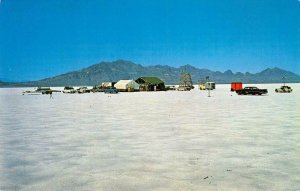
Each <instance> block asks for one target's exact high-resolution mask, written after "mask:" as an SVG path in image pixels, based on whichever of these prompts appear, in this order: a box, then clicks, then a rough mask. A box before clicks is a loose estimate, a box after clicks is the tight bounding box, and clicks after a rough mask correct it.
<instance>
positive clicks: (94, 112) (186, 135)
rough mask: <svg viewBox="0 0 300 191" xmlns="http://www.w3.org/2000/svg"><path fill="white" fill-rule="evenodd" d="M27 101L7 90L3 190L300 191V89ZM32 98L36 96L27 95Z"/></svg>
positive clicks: (1, 132) (1, 144)
mask: <svg viewBox="0 0 300 191" xmlns="http://www.w3.org/2000/svg"><path fill="white" fill-rule="evenodd" d="M289 85H290V86H291V87H292V88H293V89H294V91H293V93H291V94H276V93H275V92H274V89H275V88H277V87H280V86H281V84H261V85H257V86H258V87H260V88H267V89H268V90H269V94H268V95H267V96H238V95H236V94H235V93H232V92H230V91H229V89H230V85H217V89H216V90H214V91H211V95H212V97H207V91H200V90H198V89H194V90H192V91H190V92H178V91H169V92H138V93H120V94H117V95H107V94H104V93H90V94H63V93H58V94H54V95H53V97H54V99H50V98H49V96H48V95H40V96H36V95H35V96H30V95H24V96H23V95H22V94H21V92H22V91H24V88H23V89H22V88H11V89H5V88H4V89H0V108H1V109H0V190H1V191H4V190H30V191H31V190H109V191H111V190H128V191H134V190H138V191H139V190H143V191H144V190H300V162H299V161H300V110H299V108H300V107H299V105H300V99H299V98H300V96H299V95H300V84H289ZM29 89H32V88H29Z"/></svg>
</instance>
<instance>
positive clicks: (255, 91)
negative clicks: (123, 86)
mask: <svg viewBox="0 0 300 191" xmlns="http://www.w3.org/2000/svg"><path fill="white" fill-rule="evenodd" d="M199 89H200V90H213V89H215V83H213V82H209V83H207V84H205V86H204V87H202V86H199ZM170 90H171V89H170ZM172 90H173V89H172ZM231 91H235V92H236V93H237V94H238V95H264V94H267V93H268V90H267V89H259V88H257V87H255V86H249V87H245V88H243V84H242V83H241V82H232V83H231ZM292 91H293V89H292V88H291V87H290V86H287V85H285V84H284V85H283V86H281V87H280V88H276V89H275V92H276V93H291V92H292ZM53 92H61V91H59V90H52V89H50V88H49V87H38V88H37V89H36V90H34V91H24V92H23V95H25V94H28V95H40V94H52V93H53ZM62 92H63V93H68V94H75V93H78V94H83V93H90V92H93V93H95V92H104V93H108V94H117V93H118V90H117V89H116V88H115V87H105V88H104V87H101V86H94V87H93V88H92V89H88V88H87V87H80V88H78V89H74V88H73V87H71V86H66V87H64V90H63V91H62Z"/></svg>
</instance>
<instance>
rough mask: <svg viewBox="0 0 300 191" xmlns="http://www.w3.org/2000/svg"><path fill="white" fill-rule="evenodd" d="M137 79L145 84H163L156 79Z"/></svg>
mask: <svg viewBox="0 0 300 191" xmlns="http://www.w3.org/2000/svg"><path fill="white" fill-rule="evenodd" d="M139 79H142V80H144V81H145V83H147V84H162V83H164V82H163V81H162V80H161V79H159V78H158V77H140V78H139Z"/></svg>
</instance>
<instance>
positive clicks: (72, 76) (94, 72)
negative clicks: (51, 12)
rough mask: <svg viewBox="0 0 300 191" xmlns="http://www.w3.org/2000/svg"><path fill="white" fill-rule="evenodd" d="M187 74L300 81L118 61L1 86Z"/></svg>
mask: <svg viewBox="0 0 300 191" xmlns="http://www.w3.org/2000/svg"><path fill="white" fill-rule="evenodd" d="M182 72H188V73H190V74H191V75H192V80H193V82H194V84H196V83H198V81H199V80H204V79H205V77H206V76H209V78H210V81H214V82H216V83H230V82H233V81H241V82H243V83H281V82H282V81H283V79H282V78H283V77H285V78H286V79H285V81H286V82H290V83H291V82H300V75H297V74H295V73H293V72H289V71H286V70H282V69H280V68H267V69H265V70H263V71H261V72H259V73H255V74H251V73H248V72H246V73H241V72H237V73H233V72H232V71H231V70H227V71H225V72H219V71H211V70H208V69H199V68H195V67H193V66H191V65H184V66H181V67H179V68H175V67H171V66H167V65H155V66H142V65H140V64H135V63H133V62H130V61H125V60H117V61H114V62H101V63H99V64H95V65H92V66H90V67H87V68H84V69H81V70H78V71H73V72H69V73H66V74H62V75H58V76H54V77H51V78H46V79H42V80H38V81H29V82H18V83H16V82H1V81H0V86H2V87H7V86H10V87H15V86H16V87H22V86H24V87H26V86H67V85H68V86H82V85H89V86H91V85H98V84H100V83H101V82H104V81H118V80H121V79H134V80H135V79H137V78H138V77H140V76H157V77H159V78H160V79H161V80H163V81H164V82H165V84H170V85H171V84H178V83H179V79H180V74H181V73H182Z"/></svg>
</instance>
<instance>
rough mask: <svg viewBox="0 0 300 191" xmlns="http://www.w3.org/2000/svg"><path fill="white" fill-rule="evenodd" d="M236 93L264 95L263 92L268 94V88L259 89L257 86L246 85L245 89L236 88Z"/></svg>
mask: <svg viewBox="0 0 300 191" xmlns="http://www.w3.org/2000/svg"><path fill="white" fill-rule="evenodd" d="M236 93H237V94H238V95H262V94H267V93H268V90H267V89H259V88H257V87H245V88H244V89H241V90H236Z"/></svg>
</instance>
